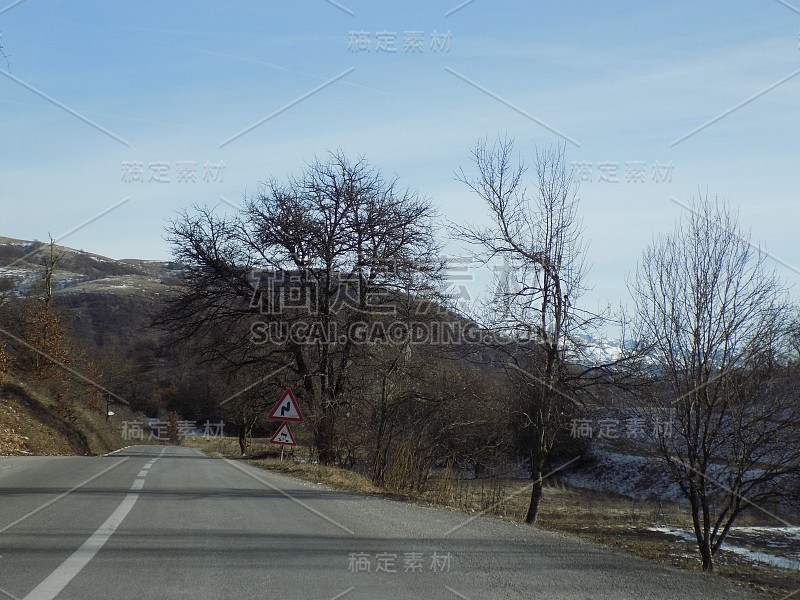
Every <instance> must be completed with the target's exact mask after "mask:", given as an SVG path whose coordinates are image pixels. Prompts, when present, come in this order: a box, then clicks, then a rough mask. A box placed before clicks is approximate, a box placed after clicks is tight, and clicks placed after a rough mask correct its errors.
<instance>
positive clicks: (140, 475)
mask: <svg viewBox="0 0 800 600" xmlns="http://www.w3.org/2000/svg"><path fill="white" fill-rule="evenodd" d="M147 473H148V472H147V471H139V474H138V475H137V477H147Z"/></svg>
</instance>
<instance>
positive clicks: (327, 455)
mask: <svg viewBox="0 0 800 600" xmlns="http://www.w3.org/2000/svg"><path fill="white" fill-rule="evenodd" d="M333 418H334V414H333V411H332V410H330V409H324V408H323V410H322V412H321V413H320V415H319V418H318V420H317V422H316V424H315V427H314V445H315V446H316V447H317V457H318V459H319V464H321V465H332V464H334V463H335V462H336V450H335V448H334V439H333V438H334V429H333V428H334V425H333Z"/></svg>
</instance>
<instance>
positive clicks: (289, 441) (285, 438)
mask: <svg viewBox="0 0 800 600" xmlns="http://www.w3.org/2000/svg"><path fill="white" fill-rule="evenodd" d="M269 441H270V442H272V443H273V444H280V445H282V446H296V445H297V444H295V441H294V436H293V435H292V430H291V429H289V424H288V423H283V424H281V428H280V429H278V431H276V432H275V435H273V436H272V437H271V438H270V440H269ZM281 452H283V450H281Z"/></svg>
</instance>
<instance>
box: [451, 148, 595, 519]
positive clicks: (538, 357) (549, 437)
mask: <svg viewBox="0 0 800 600" xmlns="http://www.w3.org/2000/svg"><path fill="white" fill-rule="evenodd" d="M513 150H514V144H513V141H511V140H507V139H506V140H498V141H497V142H496V143H495V144H494V145H493V146H491V147H490V146H488V145H487V143H486V142H485V141H484V142H480V143H478V144H477V146H476V147H475V148H474V150H473V151H472V161H473V162H474V164H475V167H476V169H477V175H476V176H475V177H474V178H470V177H468V176H467V175H466V174H465V173H464V171H463V170H462V171H461V172H460V174H459V176H458V179H459V180H460V181H462V182H463V183H465V184H466V185H467V186H468V187H469V188H470V189H471V190H472V191H473V192H474V193H475V194H477V195H478V197H480V198H481V200H483V202H484V203H485V205H486V207H487V208H488V211H489V217H490V220H491V223H490V225H487V226H480V225H465V226H459V225H456V226H454V227H453V229H454V233H455V235H456V236H457V237H458V238H459V239H461V240H463V241H466V242H468V243H470V244H472V245H474V246H476V247H477V248H478V251H477V253H476V255H477V257H478V258H479V259H480V260H482V261H484V262H489V261H492V260H493V259H502V260H503V261H504V264H505V265H506V268H505V269H503V270H502V271H501V272H500V274H499V275H498V279H497V282H496V283H497V286H496V287H497V293H496V294H495V295H494V297H493V299H492V300H491V302H490V303H489V306H488V310H487V311H486V314H485V316H484V318H483V319H481V320H482V321H483V322H484V324H485V326H486V327H487V328H489V329H491V330H493V331H494V332H495V333H496V334H497V335H498V336H499V337H501V338H503V339H504V340H505V341H506V342H511V343H510V344H507V345H506V346H505V349H506V351H507V353H508V358H509V364H510V366H511V367H512V373H513V377H514V379H515V380H517V381H518V382H519V384H520V389H521V393H522V394H523V395H524V397H525V399H524V403H523V404H524V407H523V408H522V410H521V414H520V419H522V428H523V430H524V431H526V432H527V436H528V440H529V443H528V444H527V446H528V448H529V457H528V458H529V460H530V467H531V475H532V478H533V482H534V484H533V489H532V492H531V500H530V506H529V509H528V512H527V515H526V517H525V521H526V522H527V523H530V524H534V523H535V522H536V516H537V513H538V508H539V503H540V500H541V497H542V489H543V488H542V478H543V476H544V469H545V465H546V463H547V459H548V456H549V455H550V453H551V451H552V449H553V446H554V444H555V442H556V437H557V435H558V433H559V431H561V430H562V428H563V427H564V423H565V419H567V418H568V417H567V415H568V414H569V408H571V406H572V401H571V400H570V398H569V396H568V395H569V393H570V389H569V385H568V384H569V381H570V380H572V379H574V376H575V373H574V372H570V369H569V363H570V361H577V360H578V359H579V352H580V348H581V341H580V339H579V338H578V337H577V335H576V334H578V333H579V332H581V331H586V330H587V328H588V327H589V326H591V324H592V323H594V322H595V321H596V319H597V317H596V316H595V315H591V314H589V313H587V312H585V311H582V310H581V309H579V308H578V307H577V304H576V303H577V300H578V298H579V297H580V295H581V293H582V292H583V291H584V287H583V279H584V274H585V268H584V263H583V256H584V251H585V247H584V244H583V242H582V240H581V234H582V225H581V222H580V219H579V217H578V197H577V188H576V185H575V182H574V181H573V179H572V177H571V174H570V173H569V172H568V171H567V168H566V164H565V158H564V149H563V148H561V147H559V148H551V149H547V150H544V151H537V152H536V155H535V158H534V169H533V170H534V178H533V184H534V189H533V191H532V192H531V193H529V192H528V191H527V190H526V189H525V187H524V178H525V175H526V171H527V167H526V166H525V165H523V164H522V163H521V162H520V163H517V164H515V162H514V160H513Z"/></svg>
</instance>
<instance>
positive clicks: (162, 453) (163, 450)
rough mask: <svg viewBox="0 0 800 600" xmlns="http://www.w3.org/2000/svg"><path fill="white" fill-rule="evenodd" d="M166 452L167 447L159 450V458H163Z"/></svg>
mask: <svg viewBox="0 0 800 600" xmlns="http://www.w3.org/2000/svg"><path fill="white" fill-rule="evenodd" d="M166 451H167V447H166V446H164V447H163V448H162V449H161V454H159V456H164V452H166Z"/></svg>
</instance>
